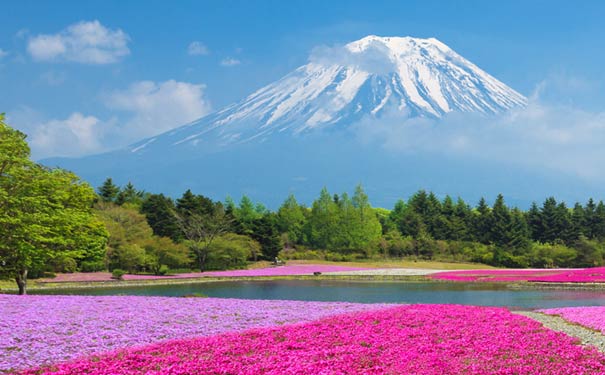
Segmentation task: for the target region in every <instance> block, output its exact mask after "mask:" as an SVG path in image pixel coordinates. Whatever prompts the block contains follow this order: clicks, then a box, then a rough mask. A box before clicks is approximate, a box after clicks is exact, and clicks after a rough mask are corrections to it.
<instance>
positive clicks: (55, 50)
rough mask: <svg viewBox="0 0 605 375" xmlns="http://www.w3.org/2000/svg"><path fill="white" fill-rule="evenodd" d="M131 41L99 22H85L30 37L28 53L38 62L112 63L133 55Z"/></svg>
mask: <svg viewBox="0 0 605 375" xmlns="http://www.w3.org/2000/svg"><path fill="white" fill-rule="evenodd" d="M129 40H130V38H129V37H128V35H127V34H126V33H124V32H123V31H122V30H120V29H117V30H111V29H108V28H106V27H105V26H103V25H102V24H101V23H100V22H99V21H96V20H95V21H82V22H79V23H76V24H73V25H70V26H68V27H67V28H66V29H65V30H62V31H60V32H59V33H57V34H41V35H37V36H33V37H31V38H29V40H28V44H27V51H28V52H29V54H30V55H31V56H32V57H33V58H34V59H35V60H38V61H72V62H78V63H84V64H110V63H115V62H117V61H118V60H119V59H120V58H121V57H123V56H126V55H128V54H129V53H130V50H129V49H128V42H129Z"/></svg>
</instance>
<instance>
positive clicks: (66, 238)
mask: <svg viewBox="0 0 605 375" xmlns="http://www.w3.org/2000/svg"><path fill="white" fill-rule="evenodd" d="M2 120H3V119H2V116H0V277H5V278H12V279H14V280H16V282H17V284H18V285H19V288H20V291H21V290H23V291H24V290H25V287H26V281H27V278H28V277H29V278H32V277H39V276H42V275H45V274H46V275H48V274H52V273H53V272H76V271H81V272H95V271H104V270H108V271H112V272H113V273H114V275H115V277H116V278H120V277H121V275H123V274H124V273H153V274H155V275H165V274H167V273H175V272H182V271H184V270H186V271H189V270H192V269H195V270H198V271H206V270H219V269H237V268H245V267H247V266H248V264H249V263H250V262H254V261H258V260H268V261H273V260H275V258H279V259H281V260H286V261H287V260H289V259H310V260H328V261H363V260H367V259H377V258H379V259H384V260H388V259H410V260H437V261H447V262H477V263H484V264H488V265H492V266H501V267H519V268H524V267H535V268H554V267H591V266H599V265H603V259H604V256H605V250H604V249H605V204H604V203H603V202H602V201H598V202H597V201H595V200H593V199H588V200H587V202H585V203H575V204H574V205H573V207H570V206H568V205H567V204H566V203H565V202H561V201H557V200H556V199H555V198H554V197H549V198H547V199H545V200H544V201H543V202H542V203H541V204H540V205H538V204H537V203H534V204H532V205H531V207H530V208H529V209H527V210H522V209H520V208H517V207H509V206H508V205H507V204H506V202H505V200H504V197H503V196H502V195H498V196H497V197H496V198H495V200H494V201H493V204H491V205H490V204H488V203H487V201H486V200H485V199H481V200H480V201H479V202H478V203H477V204H476V205H475V206H471V204H469V203H468V202H465V201H464V200H463V199H461V198H457V199H454V198H452V197H450V196H447V195H445V196H441V197H440V196H438V195H437V194H435V193H432V192H427V191H425V190H419V191H418V192H416V193H415V194H413V195H411V196H410V197H408V198H407V199H406V200H404V199H400V200H399V201H397V203H396V204H395V206H394V207H392V209H390V210H389V209H385V208H378V207H372V206H371V204H370V198H369V197H368V195H367V194H366V193H365V191H364V189H363V187H362V186H361V185H359V186H357V187H356V188H355V190H354V191H353V193H352V195H349V194H348V193H347V192H343V193H340V194H331V193H330V192H329V191H328V190H327V188H324V189H322V190H321V191H320V192H319V195H318V197H317V198H316V199H315V200H314V201H313V202H312V204H311V205H310V206H306V205H304V204H301V203H299V202H298V201H297V200H296V197H295V196H294V195H290V196H288V197H287V198H286V199H285V200H284V202H283V204H282V205H281V206H280V207H279V208H278V209H277V210H275V211H272V210H269V209H267V208H266V207H265V206H264V205H263V204H262V203H259V202H254V201H253V200H251V199H250V198H249V197H248V196H245V195H244V196H243V197H241V199H239V201H238V202H237V203H236V202H235V201H234V200H233V199H231V198H229V197H228V198H227V199H225V201H223V202H221V201H213V200H212V199H210V198H208V197H206V196H204V195H201V194H196V193H194V192H192V191H190V190H187V191H185V192H184V193H183V194H182V195H181V196H180V197H179V198H177V199H173V198H171V197H169V196H166V195H163V194H157V193H149V192H145V191H142V190H139V189H137V188H136V187H135V186H134V185H133V184H132V183H127V184H126V185H125V186H118V185H116V184H115V183H114V182H113V181H112V179H111V178H107V179H106V181H105V182H104V183H103V184H102V186H99V187H98V188H97V189H96V190H95V189H93V188H92V187H91V186H90V185H89V184H87V183H86V182H84V181H82V180H81V179H80V178H79V177H78V176H76V175H75V174H73V173H70V172H68V171H64V170H61V169H57V168H54V169H53V168H48V167H45V166H42V165H39V164H37V163H35V162H33V161H32V160H31V159H30V156H29V155H30V151H29V147H28V145H27V142H26V141H25V138H26V136H25V134H23V133H21V132H19V131H16V130H14V129H12V128H10V127H9V126H8V125H6V124H5V123H4V122H3V121H2Z"/></svg>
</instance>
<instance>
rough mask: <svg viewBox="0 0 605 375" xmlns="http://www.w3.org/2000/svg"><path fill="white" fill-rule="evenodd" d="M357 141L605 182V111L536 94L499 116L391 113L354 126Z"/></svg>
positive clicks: (367, 119) (397, 150)
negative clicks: (414, 116)
mask: <svg viewBox="0 0 605 375" xmlns="http://www.w3.org/2000/svg"><path fill="white" fill-rule="evenodd" d="M354 131H355V132H356V136H357V137H358V139H359V140H360V141H362V142H364V143H371V142H374V143H378V144H380V145H381V146H382V147H384V148H385V149H387V150H389V151H391V152H395V153H432V154H441V155H443V156H444V157H448V156H454V157H457V158H471V159H475V160H485V161H497V162H502V163H508V164H512V165H516V166H519V167H523V168H529V169H532V168H533V169H547V170H550V171H555V172H563V173H565V174H568V175H573V176H575V177H578V178H582V179H586V180H591V181H605V174H604V173H603V165H605V147H604V142H605V112H591V111H587V110H583V109H579V108H577V107H573V106H565V105H561V104H556V105H554V104H549V103H545V102H544V101H542V100H540V98H539V97H538V96H537V95H534V96H532V97H531V98H530V100H529V103H528V105H527V107H525V108H521V109H518V110H514V111H511V112H508V113H505V114H502V115H499V116H496V117H485V116H481V115H476V114H461V113H456V114H450V115H449V116H446V117H445V118H443V119H441V120H430V119H426V118H425V119H405V118H403V117H401V116H400V115H398V114H395V113H390V114H387V115H385V116H383V117H381V118H379V119H376V118H369V117H368V118H364V119H362V120H361V121H360V122H359V123H358V124H356V125H355V126H354Z"/></svg>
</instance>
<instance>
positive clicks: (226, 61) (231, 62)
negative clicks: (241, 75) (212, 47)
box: [221, 57, 242, 66]
mask: <svg viewBox="0 0 605 375" xmlns="http://www.w3.org/2000/svg"><path fill="white" fill-rule="evenodd" d="M241 63H242V62H241V61H239V60H238V59H234V58H232V57H227V58H226V59H223V60H221V65H222V66H235V65H239V64H241Z"/></svg>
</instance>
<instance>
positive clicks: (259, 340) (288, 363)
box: [0, 295, 605, 375]
mask: <svg viewBox="0 0 605 375" xmlns="http://www.w3.org/2000/svg"><path fill="white" fill-rule="evenodd" d="M604 309H605V308H600V309H594V310H593V309H592V308H586V311H587V312H588V313H587V314H586V315H585V316H584V318H578V319H585V320H582V321H579V323H580V324H587V323H586V322H592V323H590V324H592V326H593V327H603V324H604V321H605V317H604V316H605V310H604ZM562 310H565V311H566V312H567V313H569V314H570V315H569V316H576V317H581V316H582V314H581V311H582V309H567V310H566V309H562ZM0 311H2V318H3V319H2V320H1V321H0V373H1V372H5V373H18V374H22V375H30V374H31V375H33V374H62V375H67V374H74V375H76V374H97V375H101V374H104V375H106V374H129V375H131V374H158V375H159V374H175V375H176V374H183V375H184V374H250V375H251V374H301V375H302V374H475V375H479V374H603V373H605V355H603V354H602V353H600V352H598V351H596V350H595V349H594V348H590V347H582V346H580V345H578V341H577V340H576V339H574V338H571V337H569V336H566V335H564V334H562V333H556V332H554V331H551V330H549V329H547V328H544V327H543V326H542V325H541V324H540V323H538V322H536V321H534V320H532V319H529V318H527V317H524V316H519V315H515V314H512V313H511V312H509V311H508V310H507V309H506V308H494V307H477V306H460V305H386V304H375V305H370V304H354V303H329V302H298V301H260V300H238V299H215V298H170V297H127V296H115V297H84V296H26V297H23V296H9V295H0ZM547 312H549V313H557V314H563V313H561V312H560V311H558V309H557V311H547ZM566 318H567V317H566ZM586 319H588V320H586ZM570 320H572V321H573V319H570ZM599 324H600V326H599Z"/></svg>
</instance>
